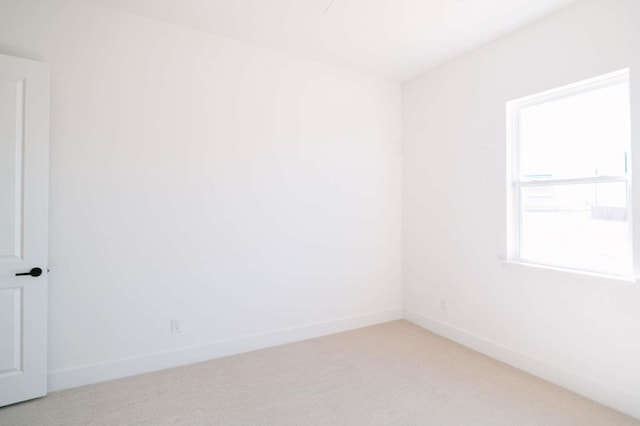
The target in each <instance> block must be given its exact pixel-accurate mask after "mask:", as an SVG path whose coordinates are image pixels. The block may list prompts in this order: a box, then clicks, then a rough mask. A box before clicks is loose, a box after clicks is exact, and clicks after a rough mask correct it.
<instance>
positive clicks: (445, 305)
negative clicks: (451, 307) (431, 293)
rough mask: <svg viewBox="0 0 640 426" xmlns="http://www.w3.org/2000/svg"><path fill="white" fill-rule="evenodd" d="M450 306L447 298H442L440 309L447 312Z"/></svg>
mask: <svg viewBox="0 0 640 426" xmlns="http://www.w3.org/2000/svg"><path fill="white" fill-rule="evenodd" d="M447 309H448V306H447V299H440V310H441V311H444V312H447Z"/></svg>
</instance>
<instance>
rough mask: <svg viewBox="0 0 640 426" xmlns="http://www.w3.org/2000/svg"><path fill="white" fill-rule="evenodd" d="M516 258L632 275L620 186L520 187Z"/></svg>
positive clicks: (623, 193) (622, 187) (624, 189)
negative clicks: (518, 238)
mask: <svg viewBox="0 0 640 426" xmlns="http://www.w3.org/2000/svg"><path fill="white" fill-rule="evenodd" d="M521 208H522V209H521V228H520V258H521V259H523V260H528V261H532V262H536V263H542V264H547V265H553V266H564V267H569V268H576V269H583V270H589V271H595V272H604V273H611V274H620V275H631V270H632V260H631V258H632V256H631V240H630V232H629V220H628V217H627V184H626V183H625V182H615V183H598V184H578V185H553V186H536V187H525V188H522V191H521Z"/></svg>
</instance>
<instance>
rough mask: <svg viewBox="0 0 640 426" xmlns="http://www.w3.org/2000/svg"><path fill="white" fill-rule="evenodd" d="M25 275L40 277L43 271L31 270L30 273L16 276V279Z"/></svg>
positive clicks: (38, 269)
mask: <svg viewBox="0 0 640 426" xmlns="http://www.w3.org/2000/svg"><path fill="white" fill-rule="evenodd" d="M24 275H31V276H32V277H39V276H40V275H42V269H40V268H31V270H30V271H29V272H21V273H19V274H16V277H21V276H24Z"/></svg>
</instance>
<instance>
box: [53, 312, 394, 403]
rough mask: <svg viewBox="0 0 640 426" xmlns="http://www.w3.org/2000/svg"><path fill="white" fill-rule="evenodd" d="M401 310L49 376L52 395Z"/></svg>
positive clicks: (377, 320) (381, 318)
mask: <svg viewBox="0 0 640 426" xmlns="http://www.w3.org/2000/svg"><path fill="white" fill-rule="evenodd" d="M402 317H403V311H402V309H401V308H397V309H388V310H384V311H379V312H372V313H368V314H363V315H354V316H350V317H343V318H336V319H332V320H329V321H322V322H315V323H309V324H304V325H301V326H297V327H290V328H286V329H281V330H275V331H271V332H268V333H262V334H256V335H251V336H243V337H239V338H236V339H231V340H225V341H219V342H212V343H209V344H205V345H200V346H194V347H187V348H181V349H176V350H172V351H166V352H158V353H152V354H146V355H142V356H137V357H131V358H125V359H118V360H114V361H109V362H105V363H99V364H92V365H84V366H79V367H74V368H68V369H64V370H56V371H51V372H49V377H48V378H49V386H48V389H49V391H50V392H53V391H58V390H63V389H69V388H74V387H78V386H84V385H89V384H92V383H98V382H104V381H107V380H113V379H119V378H122V377H129V376H135V375H138V374H144V373H149V372H152V371H157V370H164V369H167V368H173V367H179V366H181V365H187V364H193V363H196V362H202V361H207V360H211V359H215V358H221V357H225V356H229V355H236V354H240V353H244V352H250V351H254V350H258V349H264V348H268V347H272V346H278V345H283V344H286V343H292V342H297V341H301V340H307V339H312V338H315V337H320V336H326V335H329V334H335V333H340V332H343V331H349V330H354V329H357V328H362V327H368V326H370V325H375V324H381V323H385V322H389V321H395V320H399V319H402Z"/></svg>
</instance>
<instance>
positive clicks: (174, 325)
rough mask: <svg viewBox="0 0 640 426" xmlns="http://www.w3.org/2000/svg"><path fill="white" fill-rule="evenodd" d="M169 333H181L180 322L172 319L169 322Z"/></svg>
mask: <svg viewBox="0 0 640 426" xmlns="http://www.w3.org/2000/svg"><path fill="white" fill-rule="evenodd" d="M171 332H172V333H181V332H182V321H181V320H179V319H177V318H174V319H172V320H171Z"/></svg>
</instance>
